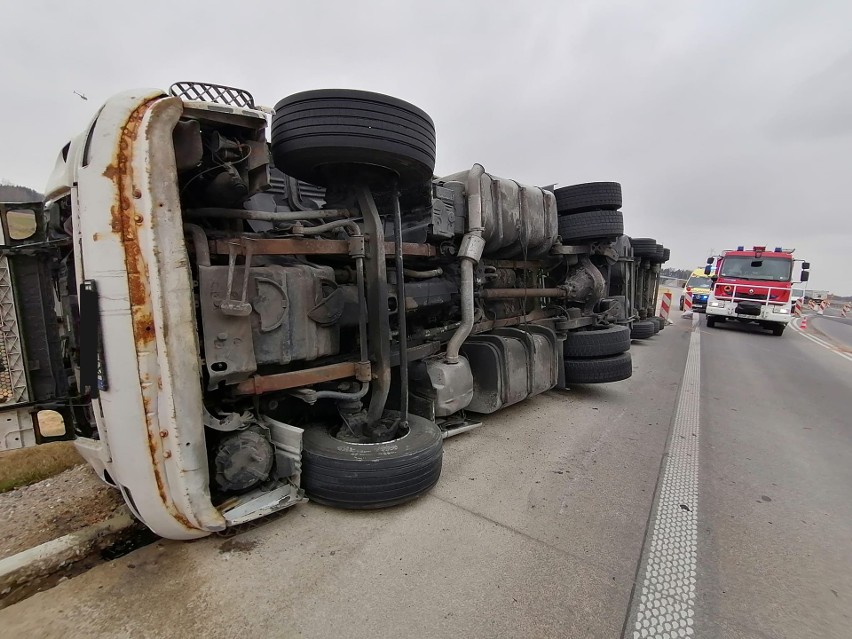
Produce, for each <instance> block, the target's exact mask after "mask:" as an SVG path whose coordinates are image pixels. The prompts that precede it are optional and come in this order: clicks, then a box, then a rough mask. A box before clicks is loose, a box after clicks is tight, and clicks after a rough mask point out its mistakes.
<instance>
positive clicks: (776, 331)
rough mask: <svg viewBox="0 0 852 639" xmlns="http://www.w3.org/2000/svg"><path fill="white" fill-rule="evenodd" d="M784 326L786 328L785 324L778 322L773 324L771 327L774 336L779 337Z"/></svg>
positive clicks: (782, 332)
mask: <svg viewBox="0 0 852 639" xmlns="http://www.w3.org/2000/svg"><path fill="white" fill-rule="evenodd" d="M785 328H786V326H784V325H783V324H778V325H776V326H773V327H772V334H773V335H775V336H776V337H780V336H781V335H783V334H784V329H785Z"/></svg>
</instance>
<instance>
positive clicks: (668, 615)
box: [633, 316, 701, 639]
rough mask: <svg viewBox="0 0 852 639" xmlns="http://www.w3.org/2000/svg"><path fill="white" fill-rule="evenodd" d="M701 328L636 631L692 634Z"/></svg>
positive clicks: (678, 414)
mask: <svg viewBox="0 0 852 639" xmlns="http://www.w3.org/2000/svg"><path fill="white" fill-rule="evenodd" d="M700 340H701V331H700V330H698V317H697V316H696V317H695V318H694V320H693V324H692V336H691V337H690V340H689V353H688V355H687V357H686V368H685V370H684V375H683V385H682V386H681V389H680V394H679V396H678V402H677V409H676V411H675V417H674V426H673V428H672V435H671V440H670V442H669V449H668V457H667V458H666V461H665V467H664V468H663V476H662V483H661V485H660V491H659V494H658V495H657V503H656V512H655V514H654V519H653V522H652V524H651V530H650V535H649V537H648V540H647V542H646V548H645V553H646V556H647V558H646V561H645V569H644V573H643V576H642V591H641V593H640V596H639V605H638V608H637V612H636V621H635V623H634V627H633V628H634V629H633V637H634V639H640V638H644V637H666V638H668V637H691V636H693V634H694V631H693V628H692V623H693V616H694V610H693V606H694V603H695V570H696V564H697V543H698V427H699V415H700V396H701V362H700V357H701V341H700Z"/></svg>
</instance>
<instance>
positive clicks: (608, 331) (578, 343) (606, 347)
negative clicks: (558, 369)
mask: <svg viewBox="0 0 852 639" xmlns="http://www.w3.org/2000/svg"><path fill="white" fill-rule="evenodd" d="M629 349H630V329H629V328H627V327H626V326H618V325H613V326H608V327H607V328H602V329H598V330H591V331H577V332H574V333H568V336H567V337H566V338H565V345H564V346H563V348H562V353H563V355H564V356H565V357H568V358H580V357H606V356H608V355H618V354H619V353H623V352H624V351H626V350H629Z"/></svg>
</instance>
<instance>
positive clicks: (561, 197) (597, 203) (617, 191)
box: [553, 182, 621, 214]
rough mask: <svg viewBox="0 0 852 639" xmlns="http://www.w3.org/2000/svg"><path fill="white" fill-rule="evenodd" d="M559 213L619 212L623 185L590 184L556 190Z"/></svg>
mask: <svg viewBox="0 0 852 639" xmlns="http://www.w3.org/2000/svg"><path fill="white" fill-rule="evenodd" d="M553 194H554V195H555V196H556V210H557V212H558V213H560V214H561V213H582V212H583V211H617V210H618V209H620V208H621V185H620V184H619V183H618V182H589V183H587V184H574V185H573V186H563V187H562V188H560V189H556V190H555V191H554V192H553Z"/></svg>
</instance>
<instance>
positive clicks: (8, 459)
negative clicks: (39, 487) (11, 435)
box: [0, 442, 83, 493]
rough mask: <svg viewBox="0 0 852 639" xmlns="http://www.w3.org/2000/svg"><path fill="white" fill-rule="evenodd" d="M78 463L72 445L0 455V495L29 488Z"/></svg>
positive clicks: (56, 445)
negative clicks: (25, 487)
mask: <svg viewBox="0 0 852 639" xmlns="http://www.w3.org/2000/svg"><path fill="white" fill-rule="evenodd" d="M82 463H83V458H82V457H80V455H79V454H78V453H77V450H76V449H75V448H74V442H53V443H50V444H42V445H41V446H33V447H31V448H20V449H18V450H6V451H3V452H0V493H5V492H6V491H9V490H13V489H15V488H20V487H21V486H29V485H30V484H34V483H36V482H38V481H41V480H42V479H47V478H48V477H53V476H54V475H57V474H59V473H61V472H62V471H63V470H67V469H69V468H72V467H73V466H77V465H79V464H82Z"/></svg>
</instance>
